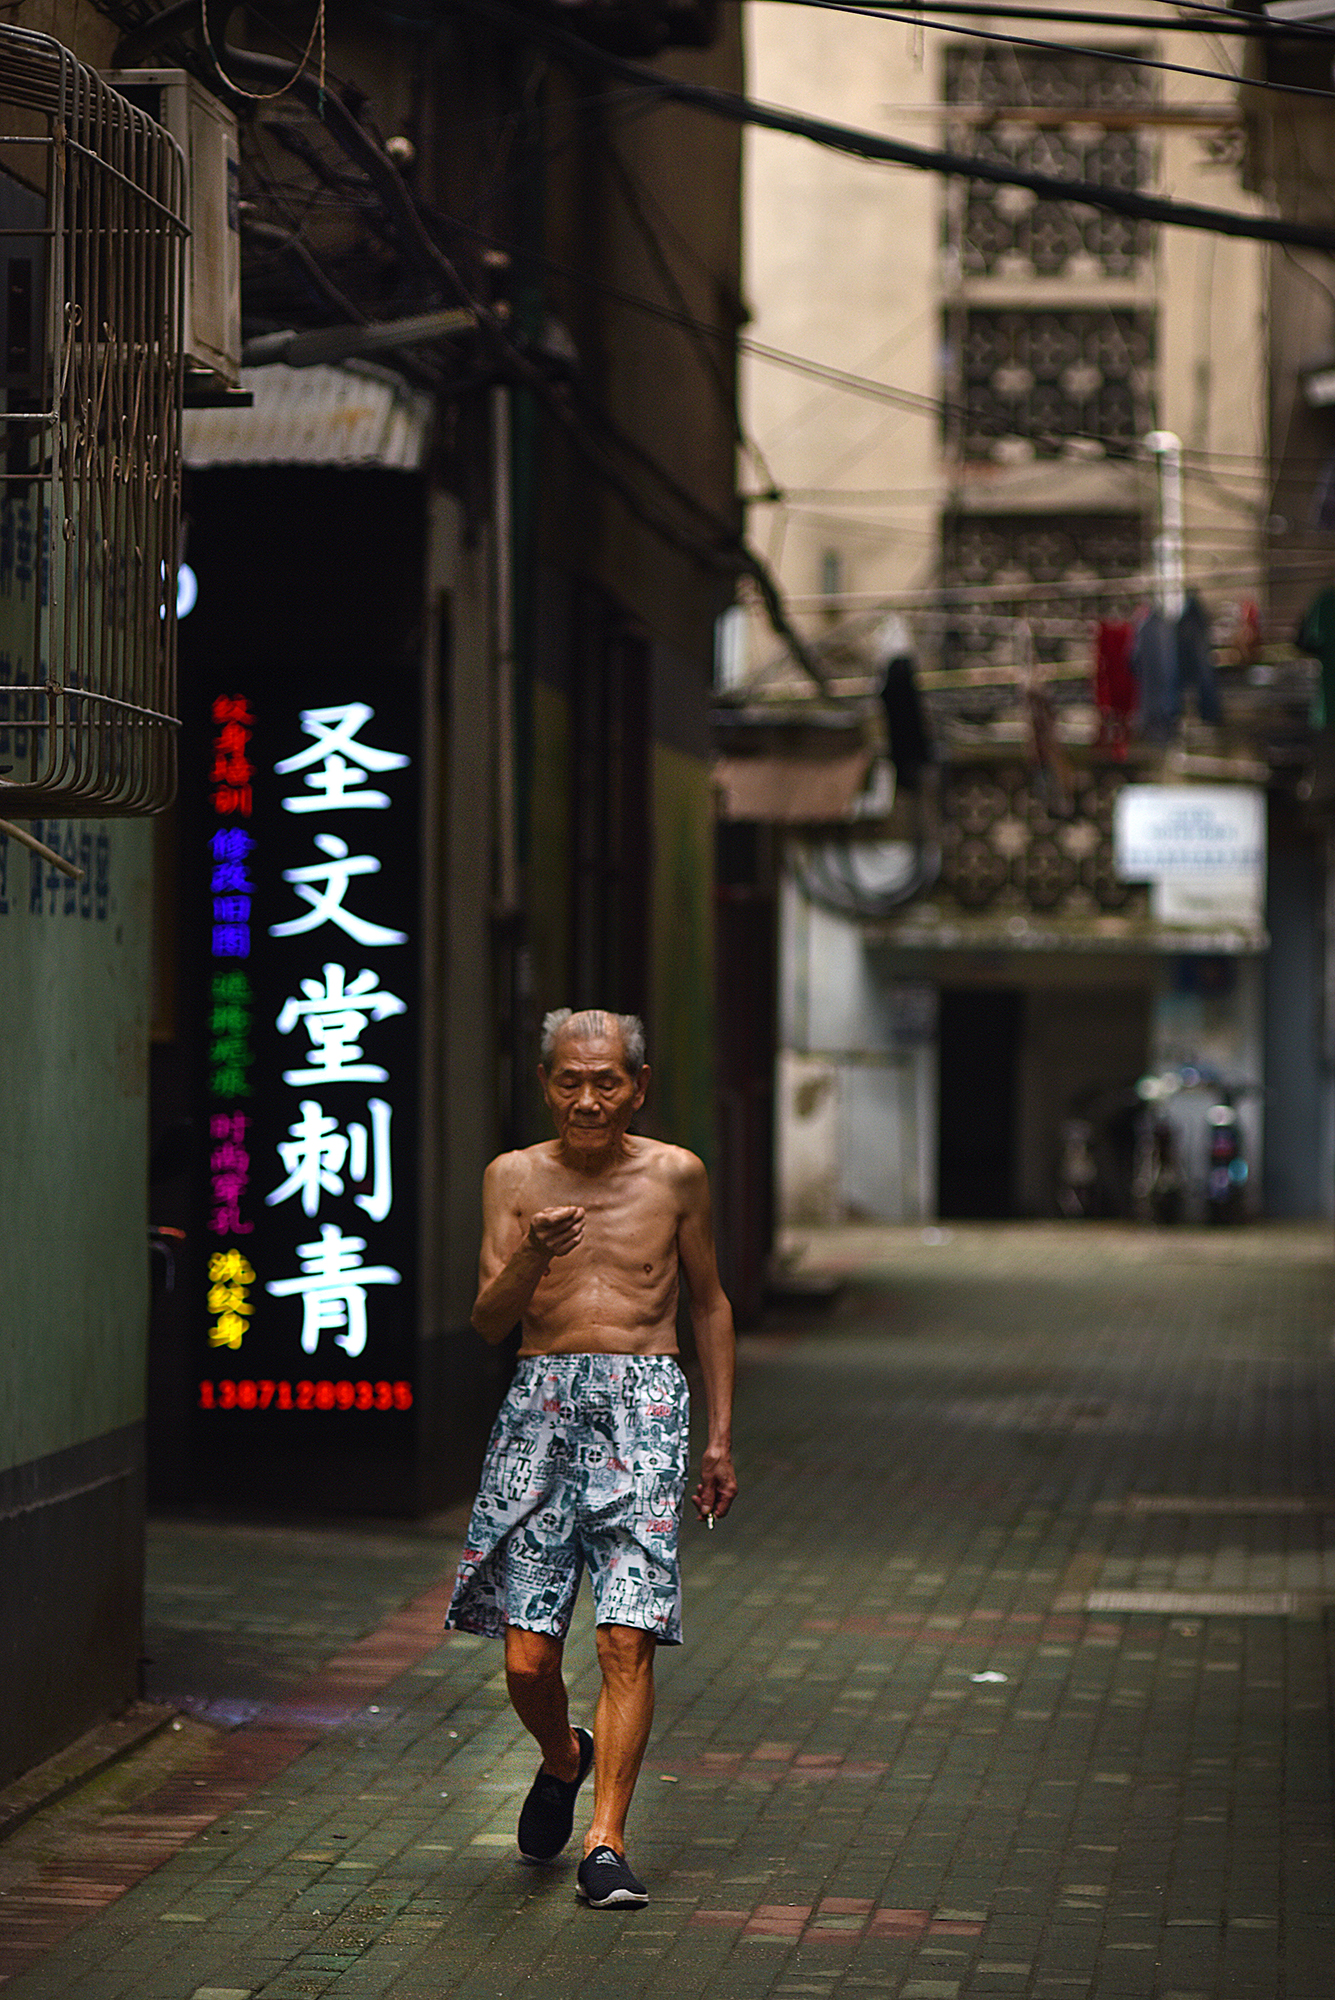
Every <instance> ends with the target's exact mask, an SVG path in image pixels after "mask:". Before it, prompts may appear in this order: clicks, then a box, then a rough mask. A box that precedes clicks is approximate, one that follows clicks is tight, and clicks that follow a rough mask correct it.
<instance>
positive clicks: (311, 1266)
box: [264, 1222, 402, 1356]
mask: <svg viewBox="0 0 1335 2000" xmlns="http://www.w3.org/2000/svg"><path fill="white" fill-rule="evenodd" d="M365 1248H366V1239H365V1238H364V1237H361V1236H345V1235H344V1234H343V1231H342V1230H341V1229H340V1228H339V1226H338V1224H337V1223H335V1222H326V1223H323V1224H322V1225H321V1228H320V1241H319V1242H318V1243H302V1244H299V1245H298V1246H297V1255H298V1256H299V1257H300V1259H301V1268H302V1271H303V1272H304V1274H305V1275H304V1276H303V1277H300V1278H276V1279H271V1280H270V1282H269V1283H268V1284H267V1285H266V1286H265V1288H264V1289H265V1290H266V1291H267V1292H272V1293H273V1295H274V1297H275V1298H279V1299H285V1298H291V1297H293V1296H294V1295H295V1296H299V1297H300V1299H301V1303H302V1311H303V1316H302V1326H301V1346H302V1352H303V1353H305V1354H314V1352H315V1350H316V1348H317V1347H318V1346H319V1344H320V1335H321V1334H322V1333H328V1332H332V1331H333V1330H334V1329H335V1328H338V1327H343V1328H344V1329H346V1330H345V1331H344V1332H342V1333H339V1332H334V1339H335V1341H336V1343H337V1344H338V1346H339V1347H341V1348H342V1349H343V1351H344V1353H345V1354H348V1355H353V1356H355V1355H358V1354H360V1353H361V1351H362V1349H363V1348H364V1347H365V1346H366V1289H365V1288H366V1286H367V1285H397V1284H400V1283H401V1282H402V1280H401V1279H400V1276H399V1273H398V1272H397V1271H394V1270H391V1269H390V1267H389V1265H388V1264H363V1263H362V1262H361V1254H362V1251H363V1250H364V1249H365Z"/></svg>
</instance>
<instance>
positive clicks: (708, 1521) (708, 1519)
mask: <svg viewBox="0 0 1335 2000" xmlns="http://www.w3.org/2000/svg"><path fill="white" fill-rule="evenodd" d="M705 1526H706V1527H707V1528H709V1529H710V1530H712V1529H713V1526H714V1516H713V1515H712V1514H706V1515H705Z"/></svg>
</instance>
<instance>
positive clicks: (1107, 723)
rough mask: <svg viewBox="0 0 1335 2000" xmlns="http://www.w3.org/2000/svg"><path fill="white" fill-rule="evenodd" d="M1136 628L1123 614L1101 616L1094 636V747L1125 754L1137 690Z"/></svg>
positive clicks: (1115, 753) (1119, 754)
mask: <svg viewBox="0 0 1335 2000" xmlns="http://www.w3.org/2000/svg"><path fill="white" fill-rule="evenodd" d="M1135 636H1136V628H1135V626H1134V625H1132V624H1131V623H1129V621H1128V620H1126V619H1124V618H1101V619H1100V620H1099V623H1098V629H1097V631H1096V633H1095V636H1094V700H1095V702H1096V704H1097V706H1098V711H1099V733H1098V735H1097V737H1096V738H1095V748H1096V749H1105V750H1110V751H1111V752H1112V754H1113V756H1114V757H1125V755H1126V745H1127V738H1128V736H1129V734H1130V730H1131V718H1132V716H1133V715H1134V714H1135V712H1136V705H1137V701H1138V698H1139V690H1138V689H1137V687H1136V676H1135V674H1134V673H1133V672H1132V669H1131V648H1132V646H1133V644H1134V642H1135Z"/></svg>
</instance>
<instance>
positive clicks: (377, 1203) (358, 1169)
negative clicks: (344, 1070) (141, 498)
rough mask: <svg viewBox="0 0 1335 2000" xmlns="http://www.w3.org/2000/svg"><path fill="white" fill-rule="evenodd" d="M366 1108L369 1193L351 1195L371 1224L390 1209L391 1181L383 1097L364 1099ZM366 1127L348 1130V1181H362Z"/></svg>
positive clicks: (364, 1165) (386, 1109)
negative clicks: (370, 1169) (370, 1166)
mask: <svg viewBox="0 0 1335 2000" xmlns="http://www.w3.org/2000/svg"><path fill="white" fill-rule="evenodd" d="M366 1108H367V1110H368V1111H369V1112H370V1114H371V1156H372V1159H373V1161H374V1163H375V1164H374V1171H373V1176H372V1180H371V1192H370V1194H357V1195H354V1196H353V1200H354V1201H355V1202H356V1204H357V1206H358V1208H364V1209H365V1210H366V1213H367V1214H368V1215H369V1216H370V1218H371V1220H372V1222H383V1221H384V1219H385V1217H386V1216H387V1215H388V1214H389V1211H390V1210H391V1208H393V1206H394V1181H393V1177H392V1172H391V1163H390V1154H389V1121H390V1117H391V1112H390V1107H389V1105H388V1104H386V1102H385V1100H384V1098H383V1097H368V1098H367V1100H366ZM366 1164H367V1163H366V1127H365V1126H364V1125H349V1127H348V1179H349V1180H350V1181H364V1180H365V1179H366Z"/></svg>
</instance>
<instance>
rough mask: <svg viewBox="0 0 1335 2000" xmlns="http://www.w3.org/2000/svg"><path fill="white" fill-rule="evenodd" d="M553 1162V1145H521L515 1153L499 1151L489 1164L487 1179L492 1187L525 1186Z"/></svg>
mask: <svg viewBox="0 0 1335 2000" xmlns="http://www.w3.org/2000/svg"><path fill="white" fill-rule="evenodd" d="M550 1164H551V1146H550V1144H549V1143H546V1144H544V1143H541V1142H540V1143H539V1144H538V1145H536V1146H521V1147H519V1148H518V1149H517V1150H516V1151H515V1152H513V1153H498V1154H497V1155H496V1157H495V1159H494V1160H492V1161H490V1162H489V1163H488V1166H487V1170H486V1174H485V1176H484V1178H485V1180H486V1181H487V1183H488V1184H489V1185H490V1186H491V1187H497V1188H512V1187H513V1188H518V1187H523V1186H524V1185H525V1183H526V1182H528V1181H530V1180H531V1179H532V1178H533V1176H534V1175H535V1174H536V1173H538V1172H540V1171H541V1169H542V1168H543V1167H545V1166H550Z"/></svg>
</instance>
